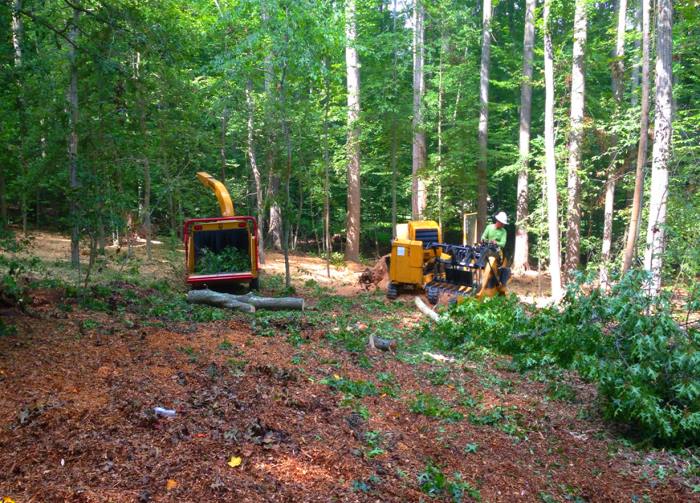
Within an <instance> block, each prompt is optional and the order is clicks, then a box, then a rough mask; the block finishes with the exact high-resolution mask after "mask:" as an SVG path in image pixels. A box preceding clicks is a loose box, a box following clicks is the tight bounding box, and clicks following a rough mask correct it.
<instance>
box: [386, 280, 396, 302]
mask: <svg viewBox="0 0 700 503" xmlns="http://www.w3.org/2000/svg"><path fill="white" fill-rule="evenodd" d="M398 296H399V287H398V285H397V284H396V283H389V284H388V285H387V287H386V298H387V299H389V300H394V299H395V298H397V297H398Z"/></svg>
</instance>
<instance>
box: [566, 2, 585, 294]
mask: <svg viewBox="0 0 700 503" xmlns="http://www.w3.org/2000/svg"><path fill="white" fill-rule="evenodd" d="M586 18H587V16H586V0H576V10H575V13H574V49H573V64H572V68H571V133H570V135H569V175H568V182H567V187H568V196H569V197H568V213H569V218H568V222H567V231H566V260H565V262H564V271H565V273H566V277H567V280H571V278H572V277H573V274H574V272H575V271H576V269H577V268H578V264H579V247H580V242H581V194H580V192H581V180H580V178H579V171H580V170H581V149H582V146H583V113H584V112H583V106H584V99H585V79H584V75H583V67H584V59H585V48H586V22H587V19H586Z"/></svg>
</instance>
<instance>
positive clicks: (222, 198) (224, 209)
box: [197, 171, 236, 217]
mask: <svg viewBox="0 0 700 503" xmlns="http://www.w3.org/2000/svg"><path fill="white" fill-rule="evenodd" d="M197 179H199V181H200V182H202V185H204V186H205V187H208V188H210V189H211V190H212V191H213V192H214V195H215V196H216V200H217V201H219V210H220V211H221V216H222V217H235V216H236V213H235V211H234V210H233V201H232V200H231V195H230V194H229V193H228V189H227V188H226V186H225V185H224V184H223V183H221V182H220V181H219V180H217V179H216V178H214V177H213V176H211V175H210V174H209V173H207V172H206V171H198V172H197Z"/></svg>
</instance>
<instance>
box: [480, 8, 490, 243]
mask: <svg viewBox="0 0 700 503" xmlns="http://www.w3.org/2000/svg"><path fill="white" fill-rule="evenodd" d="M491 15H492V11H491V0H484V18H483V31H482V36H481V73H480V83H479V161H478V164H477V168H476V183H477V209H476V212H477V213H476V228H477V231H476V232H477V234H478V235H479V236H481V234H482V233H483V232H484V229H485V228H486V213H487V211H488V184H489V179H488V165H487V155H488V134H489V68H490V66H491Z"/></svg>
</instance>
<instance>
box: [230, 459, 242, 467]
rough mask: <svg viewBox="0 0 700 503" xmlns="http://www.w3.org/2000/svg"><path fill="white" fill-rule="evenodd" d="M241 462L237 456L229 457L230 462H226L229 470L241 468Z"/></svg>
mask: <svg viewBox="0 0 700 503" xmlns="http://www.w3.org/2000/svg"><path fill="white" fill-rule="evenodd" d="M242 462H243V460H242V459H241V458H239V457H238V456H231V460H230V461H229V462H228V465H229V466H230V467H231V468H236V467H237V466H241V463H242Z"/></svg>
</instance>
